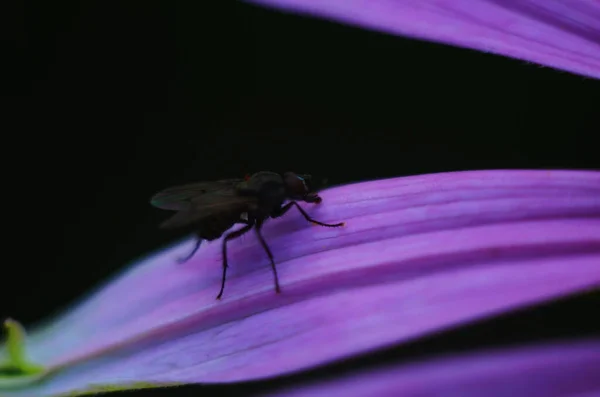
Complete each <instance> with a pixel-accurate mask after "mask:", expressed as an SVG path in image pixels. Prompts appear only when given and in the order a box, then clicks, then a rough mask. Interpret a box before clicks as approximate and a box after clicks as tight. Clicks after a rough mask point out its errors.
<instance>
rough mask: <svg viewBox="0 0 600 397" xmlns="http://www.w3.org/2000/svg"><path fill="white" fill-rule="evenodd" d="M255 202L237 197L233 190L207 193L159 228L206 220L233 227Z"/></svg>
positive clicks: (248, 198)
mask: <svg viewBox="0 0 600 397" xmlns="http://www.w3.org/2000/svg"><path fill="white" fill-rule="evenodd" d="M256 201H257V199H256V197H254V196H239V195H238V194H237V191H236V190H235V189H227V190H225V189H223V190H216V191H212V192H207V193H204V194H201V195H198V196H195V197H193V198H192V199H191V200H190V201H188V204H187V207H186V208H185V209H183V210H181V211H179V212H177V213H176V214H175V215H173V216H172V217H171V218H169V219H167V220H166V221H165V222H163V223H162V224H161V225H160V227H161V228H165V229H173V228H180V227H184V226H188V225H191V224H194V223H199V222H201V221H207V220H208V221H209V222H210V223H211V224H214V223H215V222H217V223H219V224H222V225H224V226H226V225H233V223H235V222H236V221H238V220H239V219H240V217H241V214H242V213H244V212H248V211H249V210H250V209H252V208H254V207H255V206H256ZM209 218H210V219H209ZM228 227H229V226H228ZM228 227H225V228H226V229H227V228H228Z"/></svg>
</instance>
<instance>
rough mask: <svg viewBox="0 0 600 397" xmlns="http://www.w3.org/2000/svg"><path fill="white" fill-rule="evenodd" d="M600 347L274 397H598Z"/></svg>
mask: <svg viewBox="0 0 600 397" xmlns="http://www.w3.org/2000/svg"><path fill="white" fill-rule="evenodd" d="M599 367H600V343H598V341H580V342H578V343H573V344H570V345H554V346H552V345H540V346H533V347H527V348H520V349H511V350H509V351H487V352H483V353H478V354H470V355H464V356H461V357H456V358H441V359H437V360H429V361H426V362H423V363H413V364H410V365H404V366H400V365H396V366H388V367H384V368H378V369H377V370H371V371H365V372H362V373H359V374H358V375H357V376H355V377H350V376H346V377H343V378H341V379H339V378H338V379H335V380H333V381H321V382H315V383H314V384H309V385H303V386H302V387H300V388H297V389H294V390H290V389H285V388H284V389H282V390H279V391H277V392H275V393H273V394H269V395H268V397H278V396H286V397H303V396H307V397H308V396H310V397H325V396H327V397H338V396H340V397H342V396H343V397H362V396H398V395H402V396H447V395H453V396H515V395H516V396H545V397H551V396H595V395H598V393H599V392H600V377H598V374H599V372H600V371H599V370H598V368H599Z"/></svg>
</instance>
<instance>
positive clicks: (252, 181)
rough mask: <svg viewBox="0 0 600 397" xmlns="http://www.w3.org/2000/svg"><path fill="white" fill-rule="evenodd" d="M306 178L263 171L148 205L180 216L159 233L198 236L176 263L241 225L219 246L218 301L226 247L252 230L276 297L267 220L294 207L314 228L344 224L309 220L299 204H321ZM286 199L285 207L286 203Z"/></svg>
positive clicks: (185, 189) (168, 193)
mask: <svg viewBox="0 0 600 397" xmlns="http://www.w3.org/2000/svg"><path fill="white" fill-rule="evenodd" d="M311 179H312V178H311V176H310V175H301V174H295V173H293V172H287V173H285V174H279V173H275V172H268V171H261V172H257V173H256V174H254V175H252V176H249V177H246V178H243V179H242V178H240V179H226V180H220V181H214V182H199V183H192V184H188V185H181V186H175V187H171V188H168V189H165V190H163V191H161V192H159V193H157V194H155V195H154V196H153V197H152V198H151V200H150V204H152V205H153V206H155V207H157V208H161V209H166V210H174V211H178V212H177V213H176V214H175V215H173V216H172V217H171V218H169V219H167V220H166V221H165V222H163V223H162V224H161V225H160V227H161V228H163V229H175V228H188V229H190V230H192V231H193V232H194V234H195V235H196V237H197V240H196V245H195V246H194V248H193V250H192V252H191V253H190V254H189V255H188V256H186V257H185V258H181V259H180V260H179V262H180V263H182V262H185V261H187V260H188V259H190V258H191V257H192V256H194V254H195V253H196V251H197V250H198V248H199V247H200V244H201V243H202V241H203V240H207V241H212V240H216V239H218V238H220V237H221V236H223V234H224V233H225V232H226V231H227V230H229V229H230V228H231V227H232V226H233V225H235V224H238V223H239V224H243V225H244V227H242V228H240V229H239V230H235V231H232V232H229V233H227V234H226V235H225V237H224V238H223V242H222V244H221V249H222V258H223V277H222V279H221V289H220V291H219V294H218V295H217V299H221V296H222V295H223V290H224V289H225V279H226V276H227V267H228V264H227V242H228V241H230V240H233V239H235V238H237V237H240V236H242V235H243V234H245V233H247V232H248V231H250V229H252V228H254V230H255V232H256V235H257V237H258V240H259V241H260V243H261V245H262V247H263V249H264V250H265V252H266V253H267V256H268V257H269V259H270V261H271V268H272V270H273V275H274V278H275V291H276V292H278V293H279V292H280V288H279V278H278V277H277V269H276V267H275V261H274V259H273V254H272V253H271V250H270V249H269V246H268V245H267V242H266V241H265V239H264V237H263V236H262V234H261V228H262V226H263V224H264V222H265V220H266V219H267V218H279V217H281V216H283V215H284V214H285V213H286V212H287V211H289V209H290V208H292V207H296V208H297V209H298V211H300V213H301V214H302V216H304V218H305V219H306V220H307V221H309V222H311V223H313V224H316V225H320V226H326V227H340V226H344V223H343V222H341V223H335V224H328V223H323V222H319V221H317V220H315V219H313V218H311V217H310V216H309V215H308V214H307V213H306V211H304V209H302V207H300V205H299V204H298V202H297V201H305V202H307V203H314V204H319V203H320V202H321V201H322V199H321V197H319V195H318V194H317V193H316V192H315V191H313V188H312V184H311ZM286 200H289V202H288V203H286V204H285V205H284V202H285V201H286Z"/></svg>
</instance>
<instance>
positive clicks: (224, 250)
mask: <svg viewBox="0 0 600 397" xmlns="http://www.w3.org/2000/svg"><path fill="white" fill-rule="evenodd" d="M252 226H254V223H248V224H246V226H244V227H243V228H241V229H239V230H236V231H233V232H231V233H229V234H227V235H226V236H225V237H224V238H223V243H222V245H221V249H222V255H223V278H222V279H221V290H220V291H219V295H217V299H221V296H222V295H223V290H224V289H225V278H226V276H227V241H229V240H233V239H234V238H238V237H240V236H241V235H242V234H245V233H246V232H248V231H249V230H250V229H252Z"/></svg>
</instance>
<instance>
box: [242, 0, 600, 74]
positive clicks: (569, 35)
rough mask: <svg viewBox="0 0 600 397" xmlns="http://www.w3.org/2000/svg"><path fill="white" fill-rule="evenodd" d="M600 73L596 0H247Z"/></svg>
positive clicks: (599, 15)
mask: <svg viewBox="0 0 600 397" xmlns="http://www.w3.org/2000/svg"><path fill="white" fill-rule="evenodd" d="M248 2H250V3H256V4H262V5H265V6H272V7H276V8H280V9H283V10H287V11H291V12H297V13H302V14H309V15H313V16H317V17H323V18H328V19H332V20H335V21H339V22H342V23H347V24H351V25H357V26H361V27H364V28H368V29H374V30H379V31H383V32H388V33H392V34H398V35H402V36H408V37H414V38H418V39H423V40H429V41H434V42H440V43H445V44H450V45H455V46H458V47H466V48H471V49H475V50H479V51H484V52H491V53H495V54H500V55H504V56H508V57H511V58H517V59H522V60H525V61H530V62H535V63H538V64H541V65H545V66H550V67H553V68H557V69H563V70H567V71H570V72H573V73H577V74H581V75H584V76H589V77H594V78H600V2H599V1H597V0H573V1H564V0H327V1H322V0H248Z"/></svg>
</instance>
